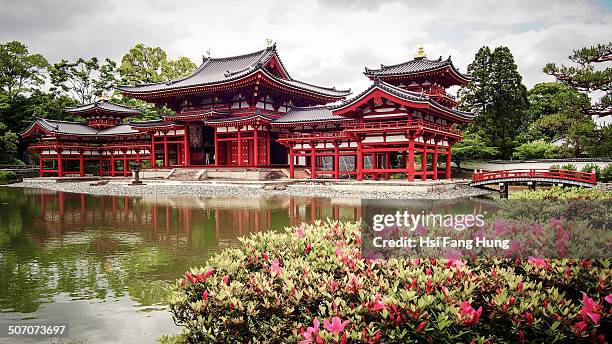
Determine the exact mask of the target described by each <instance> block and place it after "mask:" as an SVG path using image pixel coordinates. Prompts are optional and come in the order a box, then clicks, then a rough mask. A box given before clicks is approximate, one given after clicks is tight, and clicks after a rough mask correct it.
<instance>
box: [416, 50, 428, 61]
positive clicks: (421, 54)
mask: <svg viewBox="0 0 612 344" xmlns="http://www.w3.org/2000/svg"><path fill="white" fill-rule="evenodd" d="M426 57H427V54H426V53H425V49H423V47H419V50H418V51H417V53H416V54H415V55H414V59H415V60H422V59H424V58H426Z"/></svg>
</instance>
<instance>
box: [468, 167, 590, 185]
mask: <svg viewBox="0 0 612 344" xmlns="http://www.w3.org/2000/svg"><path fill="white" fill-rule="evenodd" d="M518 177H521V178H529V177H534V178H553V179H563V180H571V181H577V182H584V183H590V184H596V183H597V177H596V175H595V173H588V172H578V171H569V170H557V169H553V170H545V169H513V170H501V171H491V172H474V173H472V182H480V181H487V180H495V179H502V178H518Z"/></svg>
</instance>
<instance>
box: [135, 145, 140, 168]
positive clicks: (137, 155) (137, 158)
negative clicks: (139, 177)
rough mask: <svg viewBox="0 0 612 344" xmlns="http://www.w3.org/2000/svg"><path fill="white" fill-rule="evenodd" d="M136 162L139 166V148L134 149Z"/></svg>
mask: <svg viewBox="0 0 612 344" xmlns="http://www.w3.org/2000/svg"><path fill="white" fill-rule="evenodd" d="M136 163H137V164H138V166H140V149H136Z"/></svg>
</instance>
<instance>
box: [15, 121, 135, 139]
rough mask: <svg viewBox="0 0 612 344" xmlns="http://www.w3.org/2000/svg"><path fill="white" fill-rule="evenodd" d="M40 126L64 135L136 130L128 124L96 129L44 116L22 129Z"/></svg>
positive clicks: (129, 132) (87, 134)
mask: <svg viewBox="0 0 612 344" xmlns="http://www.w3.org/2000/svg"><path fill="white" fill-rule="evenodd" d="M36 125H38V126H40V127H41V128H42V129H43V130H45V131H48V132H51V133H56V134H64V135H81V136H106V135H125V134H135V133H138V131H136V130H133V129H132V128H130V126H129V125H126V124H121V125H117V126H114V127H110V128H104V129H101V130H98V129H96V128H92V127H90V126H88V125H86V124H84V123H79V122H70V121H58V120H52V119H45V118H37V119H36V120H34V122H33V123H32V124H31V125H30V127H28V129H26V130H25V131H24V133H25V132H27V131H29V130H30V129H31V128H32V127H34V126H36Z"/></svg>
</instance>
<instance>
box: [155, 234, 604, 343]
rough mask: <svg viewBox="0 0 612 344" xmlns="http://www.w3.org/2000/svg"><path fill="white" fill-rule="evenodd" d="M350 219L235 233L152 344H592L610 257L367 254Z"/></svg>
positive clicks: (181, 287)
mask: <svg viewBox="0 0 612 344" xmlns="http://www.w3.org/2000/svg"><path fill="white" fill-rule="evenodd" d="M360 235H361V233H360V227H359V226H358V225H357V224H354V223H331V222H328V223H323V224H321V223H317V224H316V225H302V226H300V227H296V228H288V229H286V230H285V231H284V232H281V233H275V232H264V233H257V234H253V235H251V236H250V237H247V238H243V239H241V241H242V245H241V247H240V248H232V249H226V250H225V251H223V252H222V253H220V254H219V255H217V256H215V257H213V258H212V259H211V260H210V261H209V263H208V264H207V265H206V266H205V267H203V268H199V269H192V270H191V271H188V272H186V273H185V277H184V278H181V279H180V280H178V281H177V283H176V285H175V287H174V289H173V291H172V293H171V295H170V297H169V303H170V309H171V311H172V313H173V316H174V318H175V322H176V323H177V324H179V325H181V326H184V327H185V329H184V331H183V334H182V335H181V336H179V337H164V338H162V339H161V341H162V342H168V343H170V342H173V343H175V342H183V341H186V342H254V343H256V342H303V343H342V342H349V343H350V342H360V343H378V342H385V343H398V342H402V343H417V342H454V343H455V342H464V343H469V342H471V341H473V342H475V343H485V342H491V343H510V342H512V343H514V342H522V341H526V342H533V341H537V342H554V341H557V342H559V341H561V342H570V341H593V342H603V341H604V340H607V339H608V338H604V333H606V331H608V330H610V322H611V316H610V312H611V311H612V310H611V306H612V295H610V292H611V289H612V288H611V287H610V285H609V281H610V278H611V272H612V271H611V269H610V267H609V264H610V262H609V261H607V260H604V261H576V260H547V259H542V258H533V259H529V260H527V261H508V260H492V261H472V262H461V261H452V260H451V261H445V260H422V261H419V260H395V259H390V260H386V261H380V260H379V261H369V260H366V259H363V258H362V257H361V255H360Z"/></svg>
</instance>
